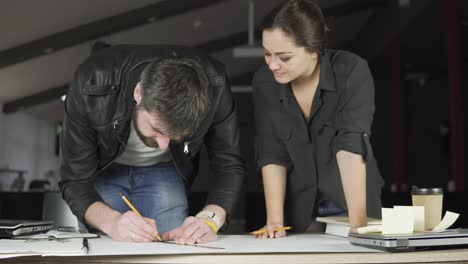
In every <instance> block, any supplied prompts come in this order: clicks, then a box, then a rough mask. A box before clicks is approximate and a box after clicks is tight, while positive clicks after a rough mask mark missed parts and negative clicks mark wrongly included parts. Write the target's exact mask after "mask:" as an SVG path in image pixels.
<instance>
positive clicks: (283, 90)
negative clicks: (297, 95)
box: [277, 50, 336, 102]
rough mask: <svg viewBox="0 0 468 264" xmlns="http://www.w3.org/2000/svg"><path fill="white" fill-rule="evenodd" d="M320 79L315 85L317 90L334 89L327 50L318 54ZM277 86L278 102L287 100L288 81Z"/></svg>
mask: <svg viewBox="0 0 468 264" xmlns="http://www.w3.org/2000/svg"><path fill="white" fill-rule="evenodd" d="M319 63H320V81H319V86H318V87H317V88H318V89H319V90H325V91H336V85H335V72H334V71H333V68H332V66H331V62H330V57H329V55H328V52H327V50H325V51H324V52H323V54H322V55H320V62H319ZM277 85H278V88H279V91H280V92H279V99H280V102H283V101H287V100H289V97H288V89H289V87H290V85H291V84H290V83H285V84H282V83H277Z"/></svg>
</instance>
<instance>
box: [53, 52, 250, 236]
mask: <svg viewBox="0 0 468 264" xmlns="http://www.w3.org/2000/svg"><path fill="white" fill-rule="evenodd" d="M63 124H64V125H63V132H62V138H61V157H60V170H61V177H62V179H61V181H60V183H59V185H60V188H61V190H62V195H63V197H64V199H65V201H66V202H67V203H68V205H69V206H70V208H71V210H72V212H73V213H74V214H75V215H76V216H77V217H78V220H79V221H80V223H82V224H85V225H87V226H88V227H92V228H96V229H99V230H101V231H103V232H105V233H106V234H108V235H109V236H110V237H111V238H112V239H113V240H116V241H127V242H146V241H151V240H154V238H155V237H156V235H158V233H164V234H163V235H162V238H163V239H165V240H175V241H176V242H177V243H181V244H194V243H204V242H208V241H212V240H215V239H216V232H217V231H218V230H219V228H220V227H221V226H222V225H223V224H224V223H225V221H226V218H227V217H228V216H229V215H230V214H231V212H232V210H233V206H234V203H235V201H236V200H237V198H238V196H239V193H240V191H241V186H242V183H243V179H244V175H245V169H244V164H243V160H242V158H241V153H240V148H239V131H238V125H237V114H236V109H235V105H234V102H233V98H232V95H231V91H230V88H229V85H228V83H227V80H226V76H225V72H224V67H223V66H222V65H221V64H220V63H219V62H217V61H215V60H213V59H211V58H209V57H208V56H206V55H205V54H203V53H202V52H200V51H197V50H195V49H192V48H186V47H179V46H129V45H125V46H124V45H122V46H115V47H110V48H106V49H103V50H101V51H99V52H96V53H95V54H93V55H92V56H91V57H90V58H88V59H87V60H86V61H85V62H83V63H82V64H81V65H80V66H79V68H78V70H77V71H76V72H75V75H74V78H73V81H72V83H71V86H70V89H69V90H68V93H67V98H66V102H65V118H64V123H63ZM202 145H205V146H206V149H207V152H208V156H209V158H210V165H211V169H212V172H213V174H214V176H215V178H216V180H215V182H214V184H213V186H214V187H213V188H212V189H211V190H210V192H209V194H208V198H207V202H206V206H205V207H204V209H203V210H202V211H201V212H200V213H198V214H197V215H196V216H195V217H193V216H190V217H187V212H188V206H187V202H186V200H187V198H186V197H187V194H186V192H187V190H188V189H189V188H190V184H191V182H192V181H193V179H194V177H195V174H196V173H197V171H198V161H199V152H200V148H201V147H202ZM119 192H121V193H123V194H125V196H126V197H128V198H129V199H130V200H132V202H133V204H135V207H137V209H138V210H139V211H140V212H141V214H142V216H143V217H141V216H138V215H137V213H135V212H133V211H130V209H129V208H128V207H127V205H126V204H125V203H123V201H122V199H121V197H120V196H119ZM148 199H149V200H151V202H150V203H147V200H148ZM161 204H162V205H161ZM165 206H166V207H165ZM168 212H178V213H175V214H170V213H168ZM162 231H167V232H162Z"/></svg>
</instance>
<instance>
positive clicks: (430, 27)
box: [0, 0, 468, 232]
mask: <svg viewBox="0 0 468 264" xmlns="http://www.w3.org/2000/svg"><path fill="white" fill-rule="evenodd" d="M279 2H280V0H250V1H249V0H211V1H210V0H131V1H130V0H94V1H88V0H85V1H75V0H42V1H34V0H3V1H1V2H0V34H1V37H0V108H1V109H2V111H1V112H0V190H1V192H0V218H36V219H39V218H42V217H47V216H44V215H46V214H47V213H45V212H46V211H48V212H50V211H51V209H50V208H51V207H50V206H45V205H44V204H45V203H47V204H49V203H50V202H47V201H50V200H53V201H56V200H57V199H59V198H60V196H59V195H57V192H56V191H57V189H58V187H57V181H58V178H59V170H58V155H59V148H58V140H59V135H60V129H61V120H62V118H63V99H64V98H63V96H64V95H65V93H66V91H67V87H68V83H69V81H70V79H71V77H72V74H73V72H74V70H75V69H76V68H77V66H78V65H79V64H80V63H81V62H82V61H83V60H84V59H85V58H86V57H87V56H88V55H89V54H90V53H91V52H92V51H93V50H99V49H103V48H106V47H107V46H109V45H117V44H179V45H188V46H194V47H198V48H201V49H204V50H205V51H207V52H208V53H210V54H211V55H212V56H213V57H215V58H217V59H218V60H220V61H221V62H223V63H224V64H225V65H226V67H227V72H228V75H229V79H230V82H231V86H232V90H233V92H234V95H235V100H236V102H237V104H238V111H239V113H240V126H241V142H242V145H241V147H242V151H243V152H244V155H245V159H246V161H247V168H248V178H247V181H246V188H245V190H246V191H245V195H244V196H243V198H242V200H241V201H240V203H239V205H238V208H237V211H236V214H235V216H234V218H233V222H232V224H233V225H232V227H231V231H232V232H241V231H245V230H251V229H254V228H257V227H259V226H260V225H261V224H262V223H263V222H264V217H265V216H264V201H263V194H262V184H261V178H260V177H259V176H258V173H257V171H256V170H255V168H254V156H253V144H254V141H253V136H254V122H253V117H252V111H253V109H252V107H253V106H252V101H251V94H250V92H251V86H250V84H251V78H252V74H253V72H254V71H255V70H256V69H257V68H258V67H259V66H260V65H262V64H263V63H264V59H263V50H262V48H261V45H260V44H261V43H260V41H261V39H260V35H259V32H258V31H257V30H256V26H257V25H258V24H259V23H260V21H261V20H262V18H263V17H264V15H265V14H267V13H268V12H269V11H270V10H272V9H273V8H274V7H275V6H276V5H277V4H278V3H279ZM318 2H319V3H320V5H321V7H322V9H323V11H324V13H325V15H326V19H327V22H328V25H329V28H330V29H331V31H330V32H329V45H328V46H329V47H330V48H338V49H346V50H350V51H352V52H354V53H357V54H358V55H360V56H362V57H364V58H365V59H367V60H368V62H369V65H370V67H371V70H372V73H373V76H374V79H375V87H376V89H375V90H376V102H375V103H376V114H375V117H374V127H373V135H372V137H373V138H372V143H373V145H374V150H375V155H376V157H377V159H378V161H379V165H380V170H381V173H382V175H383V177H384V178H385V181H386V185H385V190H384V193H383V202H384V205H393V204H409V203H410V195H409V189H410V187H411V186H413V185H417V186H420V187H442V188H444V191H445V196H444V210H453V211H455V212H459V213H461V219H460V220H458V222H457V224H458V225H459V226H465V227H468V208H467V207H466V206H464V205H463V203H464V202H465V201H466V200H467V195H466V193H467V189H466V186H467V184H466V180H465V178H466V175H467V172H466V171H467V170H466V168H465V166H464V164H465V161H466V160H467V158H466V156H467V155H466V154H465V153H464V150H465V146H466V140H465V139H464V136H465V135H466V129H465V128H464V126H465V124H466V118H467V115H466V114H465V113H466V112H467V111H466V109H467V106H466V103H465V102H466V101H467V100H466V99H467V93H466V92H465V89H466V88H467V81H468V80H467V76H466V74H464V73H466V72H467V69H468V50H467V48H466V47H468V45H467V40H468V1H464V0H321V1H318ZM200 170H201V174H200V177H199V178H198V179H197V181H196V182H195V183H194V185H193V187H192V190H193V191H194V192H193V195H192V196H191V203H192V208H194V210H195V208H197V207H199V206H201V205H202V203H203V200H204V197H205V191H206V190H208V189H209V185H210V183H211V182H212V181H210V177H211V175H210V173H209V169H208V166H207V164H206V155H205V159H203V160H202V166H201V168H200ZM57 208H62V207H57ZM57 210H63V209H57ZM52 211H54V210H53V209H52Z"/></svg>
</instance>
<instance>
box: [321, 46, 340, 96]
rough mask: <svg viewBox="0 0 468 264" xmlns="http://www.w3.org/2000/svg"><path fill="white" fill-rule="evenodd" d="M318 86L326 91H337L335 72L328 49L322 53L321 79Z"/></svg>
mask: <svg viewBox="0 0 468 264" xmlns="http://www.w3.org/2000/svg"><path fill="white" fill-rule="evenodd" d="M318 88H319V89H320V90H325V91H336V84H335V72H334V71H333V68H332V66H331V62H330V57H329V55H328V52H327V50H325V51H324V52H323V54H322V55H320V81H319V87H318Z"/></svg>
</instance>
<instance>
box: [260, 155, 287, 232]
mask: <svg viewBox="0 0 468 264" xmlns="http://www.w3.org/2000/svg"><path fill="white" fill-rule="evenodd" d="M262 177H263V188H264V192H265V204H266V210H267V224H280V225H283V224H284V197H285V193H286V168H285V167H283V166H280V165H274V164H269V165H266V166H264V167H263V168H262Z"/></svg>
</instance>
